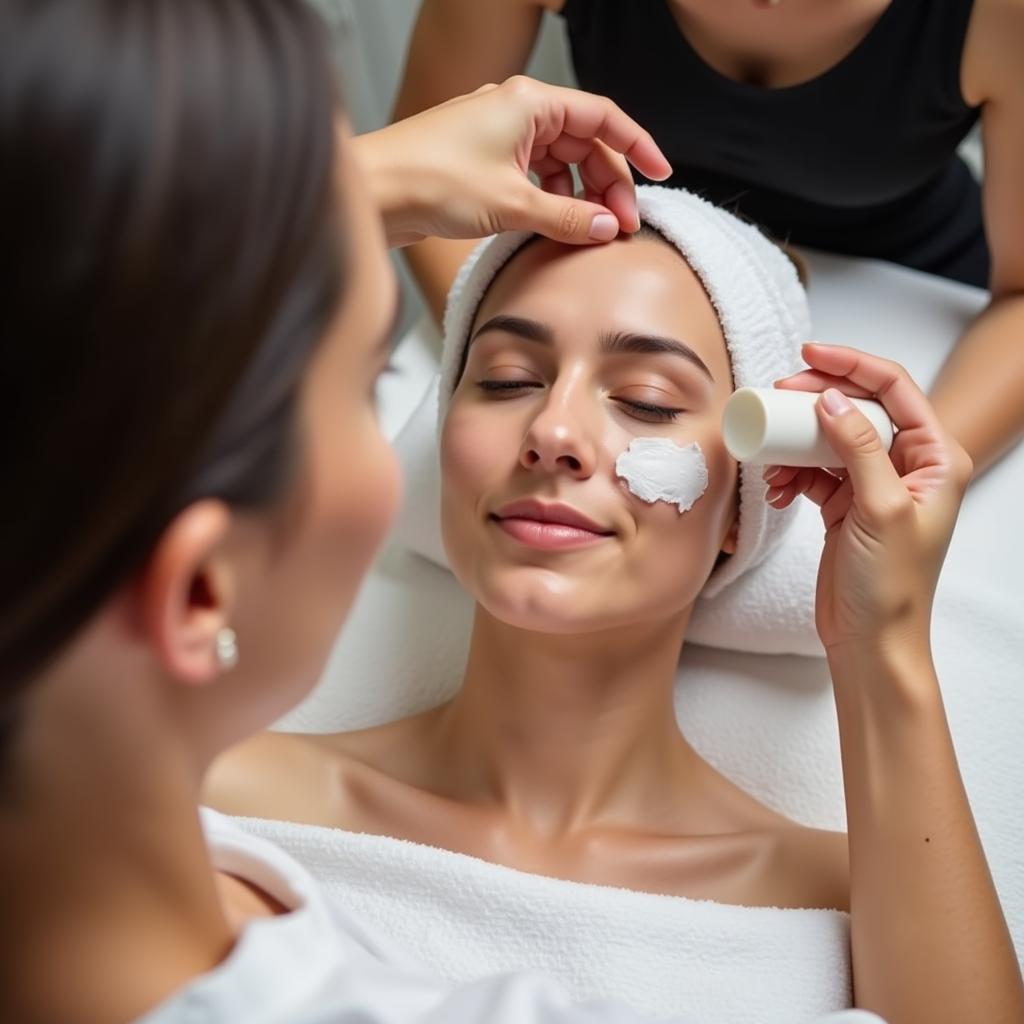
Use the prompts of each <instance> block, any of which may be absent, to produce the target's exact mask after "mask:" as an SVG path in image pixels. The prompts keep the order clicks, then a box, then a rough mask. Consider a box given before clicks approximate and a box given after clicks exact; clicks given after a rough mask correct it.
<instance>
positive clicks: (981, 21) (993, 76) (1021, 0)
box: [961, 0, 1024, 105]
mask: <svg viewBox="0 0 1024 1024" xmlns="http://www.w3.org/2000/svg"><path fill="white" fill-rule="evenodd" d="M1022 52H1024V0H976V2H975V4H974V10H973V12H972V14H971V21H970V25H969V28H968V31H967V39H966V41H965V44H964V53H963V61H962V67H961V87H962V92H963V95H964V98H965V99H966V100H967V101H968V102H969V103H971V104H973V105H978V104H981V103H985V102H988V101H990V100H996V101H999V100H1003V99H1005V98H1007V97H1008V96H1021V95H1024V65H1022V64H1021V61H1020V54H1021V53H1022Z"/></svg>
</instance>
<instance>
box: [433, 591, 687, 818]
mask: <svg viewBox="0 0 1024 1024" xmlns="http://www.w3.org/2000/svg"><path fill="white" fill-rule="evenodd" d="M684 630H685V621H681V620H680V619H679V618H678V617H677V618H675V619H673V620H669V621H665V622H663V623H659V624H656V625H650V626H645V627H644V628H636V627H630V628H627V629H616V630H605V631H602V632H600V633H592V634H586V635H574V636H562V635H551V634H537V633H525V632H524V631H523V630H520V629H516V628H513V627H510V626H507V625H505V624H504V623H502V622H499V621H498V620H496V619H495V618H493V617H492V616H491V615H489V614H488V613H487V612H486V611H484V610H483V609H481V608H479V607H478V608H477V614H476V619H475V622H474V627H473V637H472V642H471V645H470V653H469V661H468V664H467V668H466V674H465V679H464V683H463V687H462V689H461V690H460V692H459V693H458V695H457V696H456V697H455V699H454V700H453V701H452V702H451V703H450V704H449V705H447V707H446V708H445V709H444V711H443V712H442V715H441V718H440V720H439V721H440V731H441V742H442V743H443V744H444V750H445V751H446V755H445V756H446V761H447V763H448V764H449V766H450V769H451V772H452V778H454V779H457V780H458V785H460V786H465V787H467V790H468V791H467V792H466V793H465V795H466V796H467V797H469V798H470V799H476V800H484V801H486V800H493V801H494V802H496V803H499V804H500V805H502V806H503V807H504V808H505V809H506V810H507V811H508V812H510V813H511V814H513V815H514V816H516V817H519V818H522V819H526V820H527V821H528V824H529V825H530V826H531V827H532V828H533V829H534V830H536V831H538V832H541V833H544V834H547V835H555V834H565V833H567V832H570V831H574V830H577V829H580V828H583V827H586V826H587V825H590V824H598V823H604V824H616V825H620V824H621V825H628V824H635V823H636V822H637V821H647V822H649V821H650V820H651V818H652V816H654V817H657V816H659V815H662V814H664V813H667V811H668V808H669V807H670V806H672V805H676V806H677V805H678V802H679V799H680V795H681V793H680V785H681V783H683V784H685V783H684V780H685V779H686V778H688V777H691V776H692V774H693V772H692V768H693V764H694V762H695V760H696V755H695V754H694V753H693V751H692V750H691V748H690V747H689V745H688V744H687V743H686V742H685V740H684V739H683V737H682V735H681V734H680V732H679V729H678V726H677V724H676V717H675V709H674V705H673V683H674V679H675V669H676V664H677V662H678V658H679V650H680V646H681V643H682V637H683V633H684ZM682 795H684V796H685V794H682Z"/></svg>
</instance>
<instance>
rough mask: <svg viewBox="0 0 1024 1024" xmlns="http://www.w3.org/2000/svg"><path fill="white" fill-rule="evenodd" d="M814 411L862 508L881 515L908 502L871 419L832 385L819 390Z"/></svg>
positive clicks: (897, 474)
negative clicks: (822, 390)
mask: <svg viewBox="0 0 1024 1024" xmlns="http://www.w3.org/2000/svg"><path fill="white" fill-rule="evenodd" d="M908 379H909V378H908ZM815 411H816V412H817V414H818V421H819V422H820V423H821V428H822V430H823V431H824V432H825V436H826V437H827V438H828V441H829V444H831V445H832V448H833V449H834V450H835V453H836V454H837V455H838V456H839V458H840V459H841V460H842V462H843V465H844V466H845V467H846V470H847V472H848V473H849V478H848V479H849V481H850V483H851V484H852V486H853V491H854V493H855V494H856V495H857V499H858V504H859V505H860V506H861V507H863V509H864V511H865V512H866V513H868V514H869V515H870V514H872V513H877V514H878V515H884V514H886V513H888V512H891V511H894V510H895V509H896V508H897V507H898V506H899V507H902V506H903V505H905V504H907V503H908V499H909V495H908V493H907V489H906V487H904V486H903V483H902V481H901V480H900V476H899V473H898V472H897V471H896V467H895V466H894V465H893V462H892V459H890V458H889V453H888V452H887V451H886V449H885V447H884V445H883V444H882V440H881V438H880V437H879V436H878V431H876V430H875V428H874V426H873V425H872V423H871V421H870V420H869V419H868V418H867V417H866V416H865V415H864V414H863V413H862V412H861V411H860V410H859V409H858V408H857V407H856V406H855V405H854V404H853V403H852V402H851V401H850V400H849V399H848V398H847V397H846V396H845V395H844V394H843V393H842V392H840V391H837V390H836V389H834V388H829V389H828V390H827V391H824V392H823V393H822V395H821V397H820V398H819V399H818V401H817V404H816V406H815Z"/></svg>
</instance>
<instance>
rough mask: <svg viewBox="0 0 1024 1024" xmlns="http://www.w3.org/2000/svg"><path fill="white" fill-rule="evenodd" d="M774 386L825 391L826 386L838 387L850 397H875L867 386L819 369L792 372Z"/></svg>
mask: <svg viewBox="0 0 1024 1024" xmlns="http://www.w3.org/2000/svg"><path fill="white" fill-rule="evenodd" d="M775 387H777V388H778V389H779V390H780V391H825V390H827V389H828V388H838V389H839V390H840V391H842V392H843V394H844V395H849V396H850V397H851V398H874V397H875V396H874V395H873V394H872V392H870V391H868V389H867V388H862V387H859V386H858V385H857V384H852V383H850V381H849V380H847V379H846V378H845V377H836V376H833V375H832V374H831V373H822V372H821V371H820V370H802V371H801V372H800V373H794V374H793V375H792V376H791V377H784V378H783V379H782V380H777V381H776V382H775Z"/></svg>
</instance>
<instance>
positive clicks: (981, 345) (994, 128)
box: [932, 0, 1024, 472]
mask: <svg viewBox="0 0 1024 1024" xmlns="http://www.w3.org/2000/svg"><path fill="white" fill-rule="evenodd" d="M975 20H976V22H977V25H972V29H971V34H970V35H969V37H968V46H967V56H968V57H970V56H971V54H972V53H976V54H978V57H977V58H976V59H974V60H970V61H968V66H967V70H968V73H969V76H970V77H973V78H975V79H976V80H977V81H978V83H979V88H978V90H977V92H978V94H979V95H980V96H982V97H983V99H984V106H983V108H982V131H983V138H984V145H985V182H984V193H983V196H984V211H985V233H986V235H987V237H988V244H989V249H990V251H991V254H992V273H991V282H990V287H991V292H992V301H991V303H990V304H989V306H988V307H987V308H986V309H985V311H984V312H983V313H982V314H981V315H980V316H979V317H978V318H977V319H976V320H975V321H974V323H973V324H971V326H970V327H969V328H968V330H967V331H966V333H965V334H964V336H963V337H962V338H961V339H960V342H959V344H958V345H957V347H956V348H955V349H954V351H953V352H952V354H951V355H950V357H949V359H948V361H947V362H946V365H945V366H944V367H943V369H942V373H941V374H940V376H939V379H938V381H937V382H936V384H935V387H934V388H933V391H932V400H933V402H934V404H935V409H936V411H937V412H938V414H939V418H940V419H941V420H942V422H943V423H944V424H945V425H946V427H947V428H948V429H949V431H950V432H951V433H952V434H953V436H954V437H956V439H957V440H958V441H959V442H960V443H961V444H962V445H963V446H964V448H966V449H967V452H968V453H969V454H970V455H971V457H972V458H973V459H974V463H975V467H976V469H977V471H978V472H983V471H984V470H985V469H987V468H988V467H989V466H990V465H991V464H992V463H993V462H994V461H995V460H996V459H997V458H998V457H999V456H1000V455H1002V454H1003V452H1005V451H1006V450H1007V449H1008V448H1010V447H1012V446H1013V444H1015V443H1016V442H1017V441H1018V440H1019V439H1020V437H1021V435H1022V433H1024V65H1022V64H1021V61H1020V54H1021V53H1024V3H1022V2H1020V0H997V2H992V3H988V4H986V5H984V7H982V5H980V4H979V10H978V12H977V13H976V15H975Z"/></svg>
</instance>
